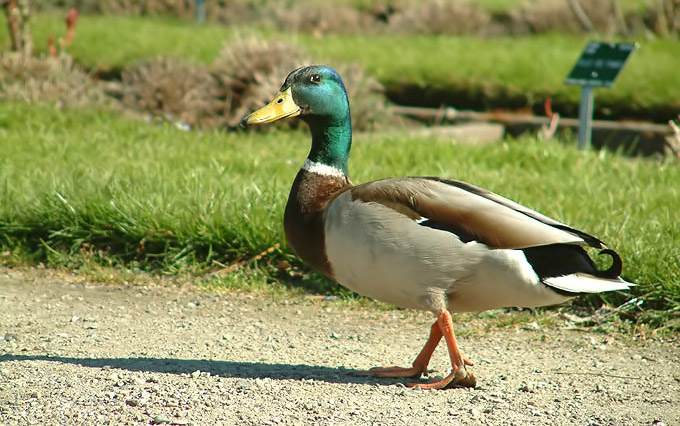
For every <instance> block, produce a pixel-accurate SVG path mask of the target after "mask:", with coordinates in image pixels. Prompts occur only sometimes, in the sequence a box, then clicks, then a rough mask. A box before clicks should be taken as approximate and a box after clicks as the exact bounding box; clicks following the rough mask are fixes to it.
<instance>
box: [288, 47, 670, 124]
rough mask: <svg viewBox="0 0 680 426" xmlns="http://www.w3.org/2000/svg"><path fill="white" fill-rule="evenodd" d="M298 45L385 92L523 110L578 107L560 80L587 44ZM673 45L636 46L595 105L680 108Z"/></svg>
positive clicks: (574, 92)
mask: <svg viewBox="0 0 680 426" xmlns="http://www.w3.org/2000/svg"><path fill="white" fill-rule="evenodd" d="M301 40H302V41H303V42H304V44H306V45H307V47H308V48H309V50H311V51H312V52H313V53H315V54H316V55H318V56H322V55H326V56H328V57H331V58H333V59H336V60H343V61H351V60H356V61H358V62H359V63H361V64H363V65H364V66H365V67H366V68H367V71H369V72H370V73H372V74H374V75H375V76H376V77H377V78H378V80H380V81H381V82H382V83H383V84H384V85H385V86H387V87H388V88H389V87H398V86H400V85H405V84H412V85H415V86H417V87H419V88H421V89H422V91H423V92H427V91H433V90H437V89H443V90H445V89H447V88H448V89H454V90H457V91H465V92H468V93H470V95H471V96H473V97H474V96H476V97H478V98H480V99H482V100H484V99H486V101H487V102H489V103H493V101H494V100H495V99H498V98H503V97H506V98H520V99H525V102H526V103H527V105H530V104H533V103H535V102H536V101H538V102H540V101H541V100H542V99H543V98H545V97H547V96H552V97H553V98H554V100H555V101H562V102H571V103H573V104H574V105H577V103H578V99H579V96H580V89H579V88H578V87H574V86H565V85H563V84H562V82H563V81H564V79H565V78H566V76H567V74H569V71H570V70H571V68H572V67H573V65H574V63H575V62H576V59H577V58H578V56H579V55H580V53H581V51H582V50H583V48H584V47H585V45H586V44H587V42H588V39H586V38H583V37H575V36H564V35H554V34H552V35H541V36H536V37H526V38H512V37H496V38H488V39H482V38H476V37H450V36H441V37H431V36H403V37H396V36H389V37H388V36H370V37H369V36H363V35H356V36H340V35H329V36H326V37H325V38H324V39H323V43H315V42H314V40H313V38H311V37H301ZM677 47H678V46H677V41H676V40H655V41H653V42H641V43H640V49H638V51H636V52H634V53H633V56H632V57H631V59H630V61H629V63H628V64H627V65H626V67H625V68H624V70H623V71H622V72H621V75H620V76H619V79H618V80H617V82H616V83H615V85H614V87H613V88H612V89H598V90H596V104H597V105H603V104H610V105H612V106H613V107H615V104H617V103H620V104H624V105H625V106H626V108H630V109H632V110H644V109H646V108H653V107H654V106H656V105H661V104H666V105H672V106H674V107H675V108H676V109H677V110H680V85H677V84H673V81H674V80H675V79H676V72H677V71H676V70H677V69H678V68H680V56H678V55H677V54H676V50H677ZM435 106H436V105H435ZM454 106H455V105H454ZM670 118H672V117H669V119H670Z"/></svg>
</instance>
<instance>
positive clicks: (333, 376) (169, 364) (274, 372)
mask: <svg viewBox="0 0 680 426" xmlns="http://www.w3.org/2000/svg"><path fill="white" fill-rule="evenodd" d="M9 361H48V362H58V363H62V364H73V365H79V366H82V367H91V368H105V367H107V368H117V369H122V370H128V371H139V372H145V373H151V372H154V373H169V374H190V373H192V372H194V371H197V370H200V371H201V372H209V373H210V375H212V376H220V377H231V378H244V379H264V378H269V379H274V380H302V379H307V380H318V381H324V382H328V383H344V384H348V383H356V384H383V385H390V384H395V383H400V382H403V381H402V380H399V379H382V378H381V379H378V378H376V377H373V376H370V375H361V374H357V372H356V371H355V370H350V369H346V368H343V367H339V368H330V367H323V366H316V365H304V364H298V365H291V364H268V363H262V362H232V361H215V360H205V359H176V358H147V357H140V358H74V357H60V356H47V355H3V356H0V363H3V362H9ZM405 380H409V379H405ZM410 381H412V379H411V380H410Z"/></svg>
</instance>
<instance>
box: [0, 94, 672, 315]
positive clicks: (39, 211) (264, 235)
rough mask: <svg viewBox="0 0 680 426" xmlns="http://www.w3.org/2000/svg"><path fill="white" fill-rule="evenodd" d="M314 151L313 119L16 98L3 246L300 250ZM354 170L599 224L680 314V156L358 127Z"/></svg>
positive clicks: (134, 258) (63, 259)
mask: <svg viewBox="0 0 680 426" xmlns="http://www.w3.org/2000/svg"><path fill="white" fill-rule="evenodd" d="M307 150H308V135H307V133H306V131H297V132H282V131H272V132H266V133H254V132H253V133H245V132H240V133H227V134H225V133H217V132H215V133H195V132H193V133H186V132H182V131H179V130H177V129H175V128H174V127H171V126H167V125H150V124H148V123H144V122H140V121H136V120H133V119H129V118H126V117H122V116H118V115H116V114H114V113H111V112H106V111H97V110H88V111H76V110H66V111H60V110H57V109H55V108H53V107H50V106H46V105H42V106H41V105H36V106H27V105H24V104H19V103H2V104H0V152H2V153H3V156H2V158H1V159H0V200H2V202H1V203H0V245H2V246H3V247H4V248H3V250H5V251H8V252H9V253H13V254H16V255H17V256H19V257H21V258H24V259H25V258H33V259H35V260H39V261H47V262H48V263H51V264H55V263H56V264H63V265H67V266H73V267H78V264H77V263H78V259H79V256H82V255H83V254H85V255H89V256H90V257H92V256H94V257H97V258H98V261H99V262H102V263H104V264H114V265H125V266H126V267H132V268H141V269H146V270H156V271H160V272H164V273H170V274H177V273H180V272H185V271H199V272H200V271H203V270H207V269H210V268H212V267H214V266H215V265H217V264H218V263H214V262H219V264H229V263H232V262H235V261H236V260H239V259H251V258H253V256H255V255H257V254H258V253H260V252H262V251H264V250H267V249H268V248H270V247H274V246H275V245H276V244H277V243H281V248H280V249H277V250H275V251H274V253H273V254H271V255H268V256H266V257H265V259H264V260H263V262H265V263H266V262H267V261H268V260H271V261H272V262H275V261H276V260H277V259H278V260H280V259H286V260H288V261H292V262H293V263H294V264H295V261H294V260H293V259H294V257H293V256H292V254H291V252H290V249H289V248H288V246H287V245H286V244H285V241H284V236H283V234H282V224H281V218H282V212H283V207H284V203H285V200H286V197H287V193H288V188H289V185H290V182H291V181H292V179H293V177H294V175H295V173H296V171H297V169H298V167H299V166H300V164H301V163H302V161H303V159H304V157H305V155H306V153H307ZM350 172H351V174H352V177H353V180H354V181H355V182H364V181H367V180H372V179H378V178H383V177H390V176H401V175H439V176H443V177H452V178H457V179H462V180H465V181H468V182H472V183H475V184H477V185H480V186H483V187H486V188H488V189H491V190H493V191H495V192H497V193H500V194H503V195H505V196H507V197H509V198H512V199H515V200H517V201H519V202H521V203H524V204H526V205H528V206H530V207H532V208H535V209H537V210H539V211H542V212H543V213H545V214H547V215H550V216H553V217H555V218H557V219H559V220H561V221H564V222H566V223H568V224H570V225H572V226H575V227H577V228H580V229H583V230H585V231H586V232H590V233H593V234H595V235H597V236H599V237H601V238H602V239H603V240H604V241H606V242H608V243H609V245H610V246H611V247H612V248H614V249H616V250H617V251H619V252H620V253H621V255H622V257H623V258H624V261H625V267H624V276H625V277H626V278H628V279H629V280H631V281H635V282H637V283H640V285H639V286H638V287H636V288H635V289H634V294H635V295H636V296H638V297H640V298H641V299H642V300H644V304H643V308H645V309H646V311H645V314H644V315H643V317H642V318H645V320H647V321H653V322H654V324H656V325H657V326H658V325H660V324H662V323H663V322H664V321H666V320H669V319H672V318H675V321H677V312H678V310H679V309H680V268H679V266H678V260H679V259H680V246H678V244H677V241H680V222H679V221H678V220H677V212H678V211H680V194H679V192H680V190H679V189H678V185H677V182H679V181H680V166H679V165H678V164H677V163H676V162H668V163H660V162H655V161H649V160H642V159H630V158H626V157H623V156H619V155H616V154H613V153H609V152H601V153H583V152H579V151H577V150H575V149H573V148H572V147H569V146H565V145H564V144H561V143H556V142H539V141H536V140H534V139H532V138H524V139H520V140H516V141H508V142H506V143H503V144H501V145H497V146H493V147H472V146H456V145H452V144H449V143H443V142H433V141H428V140H417V139H413V138H409V137H406V136H399V137H397V136H380V135H372V136H365V137H362V138H359V139H358V140H357V141H356V142H355V144H354V150H353V158H352V161H351V162H350ZM5 260H7V256H5ZM69 262H75V263H74V264H71V263H69ZM274 269H275V268H274ZM318 282H319V281H318V280H316V278H314V277H312V278H311V279H306V280H305V279H303V280H302V282H301V285H303V286H309V287H313V286H315V285H317V283H318ZM322 285H327V284H322ZM324 288H325V289H327V288H328V287H324ZM324 291H325V290H324ZM604 297H605V298H606V300H610V301H612V302H613V303H620V302H622V301H624V300H625V299H623V298H622V297H620V296H617V295H605V296H604ZM659 310H661V311H659ZM664 311H665V312H664ZM645 315H646V316H645Z"/></svg>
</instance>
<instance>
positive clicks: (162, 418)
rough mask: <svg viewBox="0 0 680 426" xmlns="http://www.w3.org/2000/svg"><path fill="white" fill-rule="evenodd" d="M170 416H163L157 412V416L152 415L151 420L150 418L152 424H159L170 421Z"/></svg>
mask: <svg viewBox="0 0 680 426" xmlns="http://www.w3.org/2000/svg"><path fill="white" fill-rule="evenodd" d="M170 422H171V420H170V417H168V416H164V415H163V414H159V415H158V416H156V417H154V419H153V420H151V424H152V425H159V424H162V423H170Z"/></svg>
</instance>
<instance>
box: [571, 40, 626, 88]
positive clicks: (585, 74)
mask: <svg viewBox="0 0 680 426" xmlns="http://www.w3.org/2000/svg"><path fill="white" fill-rule="evenodd" d="M636 48H637V44H626V43H599V42H592V43H589V44H588V46H586V48H585V50H584V51H583V53H582V54H581V57H580V58H578V61H577V62H576V65H574V68H573V69H572V70H571V72H570V73H569V75H568V76H567V79H566V80H564V84H572V85H576V86H605V87H610V86H611V85H612V84H614V80H615V79H616V76H617V75H618V74H619V71H621V68H623V66H624V65H625V64H626V61H627V60H628V57H629V56H630V54H631V53H633V51H634V50H635V49H636Z"/></svg>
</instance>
